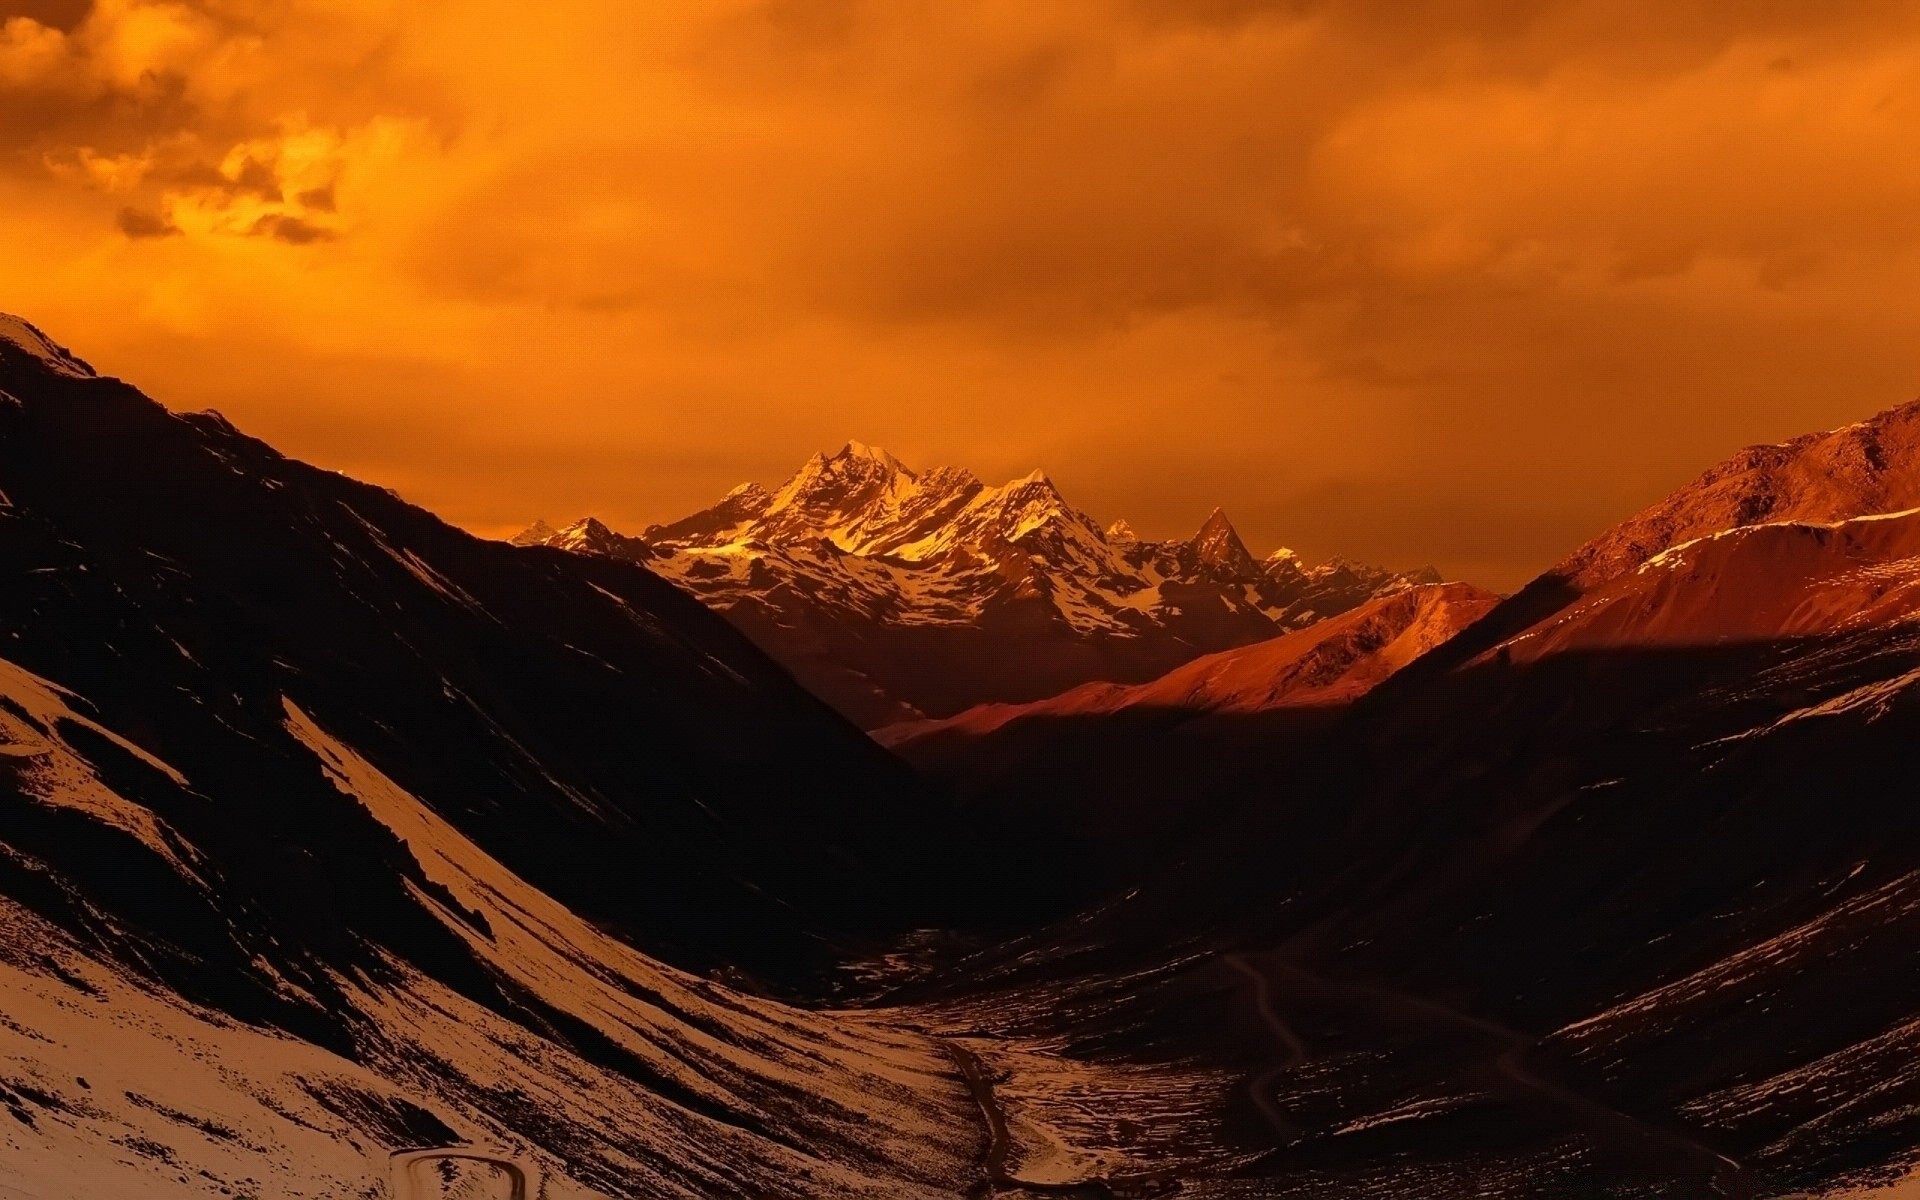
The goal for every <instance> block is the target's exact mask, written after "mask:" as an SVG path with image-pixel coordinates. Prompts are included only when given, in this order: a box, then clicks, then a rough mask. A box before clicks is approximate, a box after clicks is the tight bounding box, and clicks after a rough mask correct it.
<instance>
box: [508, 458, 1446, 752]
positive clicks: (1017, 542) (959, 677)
mask: <svg viewBox="0 0 1920 1200" xmlns="http://www.w3.org/2000/svg"><path fill="white" fill-rule="evenodd" d="M515 541H516V542H519V543H520V544H523V545H547V546H557V547H561V548H564V549H568V550H573V551H577V552H581V553H588V554H599V555H609V556H613V557H618V558H625V559H629V560H631V561H637V562H644V563H646V564H647V565H648V566H649V567H650V568H652V569H653V570H655V571H656V572H658V573H660V574H661V575H663V576H665V577H666V578H669V579H672V580H674V581H675V582H677V583H679V584H680V585H681V586H682V587H684V588H685V589H687V590H688V591H689V592H691V593H692V594H694V595H696V596H699V597H700V598H701V599H702V600H704V601H705V602H707V603H708V604H709V605H711V606H712V607H714V608H715V609H717V610H719V611H720V612H723V613H725V614H726V615H727V616H728V618H729V619H730V620H732V621H733V622H734V623H735V624H736V625H738V626H739V627H740V628H741V629H743V630H744V631H746V633H747V634H748V635H749V636H751V637H752V638H753V639H754V640H755V641H756V642H758V643H759V644H760V645H761V646H763V647H765V648H766V649H767V651H768V652H769V653H771V654H773V655H774V656H775V657H776V658H778V659H779V660H780V661H781V662H783V663H785V664H786V665H787V666H789V667H790V668H791V669H792V670H793V671H794V672H795V674H796V675H798V676H799V677H800V679H801V681H802V682H804V683H806V684H807V686H808V687H809V688H811V689H812V690H813V691H814V692H815V693H816V694H818V695H820V696H822V697H824V698H826V699H827V700H828V701H829V702H831V703H832V704H834V705H835V707H837V708H839V709H840V710H841V711H842V712H844V713H846V714H847V715H848V716H849V717H850V718H851V719H853V720H855V721H857V722H859V723H860V724H862V725H864V726H867V727H869V728H872V727H875V726H879V725H884V724H889V723H893V722H898V721H902V720H909V719H914V718H918V717H922V716H931V717H942V716H947V715H950V714H952V713H955V712H958V711H960V710H961V709H964V708H967V707H969V706H970V705H973V704H977V703H981V702H983V701H1029V700H1037V699H1040V698H1042V697H1045V696H1050V695H1053V694H1055V693H1058V692H1061V691H1064V690H1066V689H1068V688H1071V687H1073V686H1075V685H1077V684H1080V683H1084V682H1086V681H1088V680H1096V679H1099V680H1125V681H1139V680H1144V679H1151V678H1153V677H1154V676H1157V675H1159V674H1161V673H1162V672H1164V671H1166V670H1168V669H1169V668H1171V667H1174V666H1176V665H1178V664H1180V663H1182V662H1185V661H1187V660H1189V659H1191V658H1193V657H1195V656H1196V655H1200V654H1204V653H1206V652H1208V651H1211V650H1219V649H1224V648H1227V647H1232V646H1239V645H1244V644H1247V643H1249V642H1255V641H1260V640H1262V639H1264V638H1270V637H1273V636H1274V635H1275V634H1277V633H1280V632H1282V631H1284V630H1287V629H1293V628H1298V627H1300V626H1302V625H1305V624H1309V623H1311V622H1312V621H1315V620H1318V619H1320V618H1322V617H1326V616H1331V615H1333V614H1335V613H1338V612H1343V611H1345V610H1347V609H1349V608H1352V607H1353V606H1354V605H1356V604H1359V603H1361V602H1363V601H1365V600H1367V599H1369V598H1371V597H1373V596H1378V595H1385V594H1390V593H1393V592H1396V591H1400V590H1404V589H1405V588H1407V587H1409V586H1412V585H1413V584H1414V583H1416V582H1422V581H1428V580H1433V579H1437V578H1438V576H1437V575H1434V574H1433V573H1432V572H1431V570H1428V571H1425V572H1420V573H1417V574H1414V575H1399V574H1395V573H1393V572H1390V571H1386V570H1382V569H1380V568H1376V567H1366V566H1360V565H1357V564H1352V563H1347V562H1343V561H1339V560H1336V561H1334V562H1330V563H1324V564H1320V565H1318V566H1308V565H1306V564H1304V563H1302V562H1301V561H1300V560H1299V558H1298V557H1297V556H1296V555H1294V554H1293V552H1291V551H1288V550H1281V551H1278V552H1276V553H1275V554H1273V555H1271V556H1269V557H1268V558H1267V560H1266V561H1264V562H1261V561H1258V560H1256V559H1255V558H1254V557H1253V555H1252V554H1250V553H1249V552H1248V550H1247V548H1246V546H1245V544H1244V543H1242V542H1241V540H1240V536H1239V534H1238V533H1237V532H1235V531H1234V528H1233V524H1232V522H1230V521H1229V520H1228V519H1227V517H1226V514H1225V513H1222V512H1219V511H1218V510H1216V511H1215V512H1214V513H1213V514H1212V515H1211V516H1209V517H1208V518H1207V520H1206V521H1205V523H1203V524H1202V526H1201V528H1200V529H1199V530H1198V531H1197V532H1196V533H1195V534H1194V535H1193V536H1192V537H1191V538H1186V539H1181V540H1174V541H1146V540H1142V539H1141V538H1139V537H1137V536H1136V535H1134V534H1133V532H1132V531H1131V529H1130V528H1129V527H1128V526H1127V524H1126V522H1124V521H1121V522H1117V523H1116V524H1115V525H1114V526H1113V527H1112V528H1111V529H1108V530H1106V531H1104V532H1103V531H1102V530H1101V529H1100V527H1099V526H1098V525H1096V524H1095V523H1094V522H1093V520H1092V518H1090V517H1088V516H1087V515H1086V514H1085V513H1083V512H1081V511H1080V510H1078V509H1076V508H1074V507H1073V506H1072V505H1070V504H1068V503H1067V501H1066V500H1065V498H1063V497H1062V496H1061V495H1060V493H1059V491H1058V490H1057V489H1056V488H1055V487H1054V485H1053V482H1052V481H1051V480H1049V479H1048V478H1047V477H1046V475H1044V474H1043V473H1041V472H1039V471H1035V472H1033V473H1032V474H1030V475H1028V476H1026V477H1025V478H1023V479H1017V480H1014V481H1012V482H1010V483H1007V484H1005V485H1003V486H1000V487H990V486H987V485H986V484H983V483H982V482H981V481H980V480H979V479H978V478H976V477H975V476H974V475H973V474H972V473H971V472H968V471H964V470H960V469H957V468H952V467H940V468H935V469H933V470H928V471H915V470H913V469H911V468H909V467H907V466H905V465H904V464H902V463H901V462H900V461H899V460H898V459H896V458H894V457H893V456H892V455H890V454H888V453H887V452H886V451H884V450H880V449H877V448H874V447H870V446H866V445H864V444H862V443H859V442H850V443H848V444H847V445H846V446H845V447H844V448H842V449H841V450H840V451H839V452H838V453H836V454H833V455H825V454H816V455H815V456H814V457H813V458H812V459H810V460H808V462H807V463H806V464H805V465H804V466H803V467H802V468H801V469H800V470H799V471H798V472H796V473H795V474H794V475H793V476H792V477H791V478H790V479H788V480H787V481H786V482H785V483H783V484H781V485H780V486H779V487H777V488H774V489H771V490H769V489H766V488H763V487H760V486H759V485H757V484H744V485H742V486H741V487H738V488H736V489H734V491H733V492H732V493H730V494H729V495H728V496H726V497H725V498H724V499H723V500H721V501H720V503H718V504H716V505H714V506H713V507H712V508H709V509H706V510H704V511H702V512H699V513H696V514H694V515H693V516H690V517H687V518H685V519H683V520H680V521H676V522H674V523H672V524H668V525H655V526H653V527H651V528H649V529H647V530H646V531H645V532H644V533H643V534H642V535H640V536H638V537H634V536H629V535H625V534H620V533H616V532H614V531H613V530H610V529H608V528H607V527H606V526H605V525H602V524H601V523H600V522H598V521H596V520H593V519H592V518H587V519H584V520H581V521H578V522H575V523H574V524H572V525H569V526H567V527H566V528H564V529H554V528H553V527H551V526H549V525H546V524H545V523H539V524H536V525H534V526H533V527H532V528H530V529H528V530H527V531H526V532H524V533H522V534H521V535H519V537H517V538H516V539H515Z"/></svg>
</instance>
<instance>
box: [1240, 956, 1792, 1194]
mask: <svg viewBox="0 0 1920 1200" xmlns="http://www.w3.org/2000/svg"><path fill="white" fill-rule="evenodd" d="M1254 957H1258V958H1260V959H1261V960H1262V961H1263V962H1264V963H1265V964H1266V966H1267V968H1268V970H1272V971H1277V972H1279V973H1282V974H1287V975H1292V976H1294V977H1295V978H1297V979H1299V980H1300V981H1301V982H1302V984H1303V985H1304V986H1306V987H1311V988H1314V989H1317V990H1320V991H1323V992H1330V993H1335V994H1343V995H1346V996H1350V997H1355V998H1361V999H1364V1000H1365V1001H1367V1002H1369V1003H1370V1004H1371V1005H1372V1006H1373V1008H1374V1009H1375V1011H1376V1012H1377V1013H1379V1014H1382V1015H1384V1016H1386V1017H1388V1018H1389V1019H1390V1020H1396V1019H1397V1020H1401V1021H1410V1022H1417V1023H1426V1024H1439V1025H1449V1026H1453V1027H1454V1028H1457V1029H1463V1030H1468V1031H1471V1032H1473V1033H1475V1034H1479V1035H1481V1036H1484V1037H1487V1038H1490V1039H1493V1040H1495V1041H1497V1042H1500V1043H1502V1044H1503V1048H1502V1050H1501V1051H1500V1053H1499V1056H1498V1057H1497V1058H1495V1059H1494V1060H1493V1064H1492V1065H1493V1068H1494V1071H1495V1073H1496V1074H1497V1076H1498V1078H1499V1079H1500V1080H1501V1081H1503V1082H1505V1083H1506V1084H1508V1085H1509V1086H1510V1087H1511V1088H1512V1089H1513V1091H1514V1092H1516V1093H1518V1094H1519V1095H1520V1097H1522V1098H1525V1099H1529V1100H1533V1101H1535V1102H1544V1103H1545V1104H1546V1105H1547V1106H1549V1107H1551V1108H1554V1109H1557V1110H1559V1111H1560V1112H1562V1113H1564V1114H1565V1115H1567V1116H1569V1117H1571V1118H1572V1119H1573V1120H1575V1121H1576V1122H1578V1123H1579V1124H1580V1125H1582V1126H1584V1127H1585V1128H1586V1130H1587V1132H1588V1133H1589V1134H1591V1135H1593V1137H1594V1140H1595V1141H1596V1142H1598V1143H1601V1144H1603V1145H1610V1146H1613V1147H1615V1148H1616V1149H1618V1150H1622V1151H1625V1152H1628V1153H1631V1154H1633V1155H1634V1156H1635V1157H1638V1158H1641V1159H1642V1160H1643V1161H1648V1160H1651V1161H1658V1160H1661V1159H1665V1160H1668V1161H1671V1160H1672V1159H1674V1158H1676V1157H1677V1158H1683V1159H1687V1160H1690V1161H1692V1162H1694V1163H1696V1164H1698V1166H1699V1167H1700V1168H1701V1169H1702V1171H1703V1172H1704V1173H1705V1174H1706V1175H1707V1177H1708V1179H1709V1181H1710V1183H1709V1186H1711V1187H1712V1189H1713V1192H1714V1194H1715V1195H1718V1196H1722V1197H1725V1198H1726V1200H1751V1198H1752V1197H1753V1196H1754V1195H1755V1194H1756V1190H1757V1186H1758V1185H1757V1184H1756V1182H1755V1180H1754V1179H1753V1177H1752V1175H1751V1174H1750V1173H1749V1172H1748V1171H1747V1169H1746V1168H1745V1167H1743V1166H1742V1165H1741V1164H1740V1163H1739V1162H1737V1161H1735V1160H1734V1159H1732V1158H1729V1157H1727V1156H1726V1155H1724V1154H1721V1153H1719V1152H1718V1151H1715V1150H1713V1149H1712V1148H1711V1147H1708V1146H1705V1145H1702V1144H1701V1143H1700V1142H1697V1141H1695V1140H1694V1139H1692V1138H1691V1137H1688V1136H1687V1135H1686V1134H1684V1133H1681V1132H1679V1131H1677V1130H1673V1129H1667V1128H1663V1127H1661V1126H1658V1125H1655V1124H1652V1123H1651V1122H1648V1121H1645V1120H1642V1119H1641V1118H1639V1117H1635V1116H1632V1115H1631V1114H1628V1113H1623V1112H1621V1111H1619V1110H1618V1109H1614V1108H1609V1107H1608V1106H1607V1105H1605V1104H1603V1103H1601V1102H1600V1101H1598V1100H1595V1099H1593V1098H1592V1097H1589V1096H1584V1095H1582V1094H1580V1093H1579V1092H1576V1091H1574V1090H1572V1089H1571V1088H1569V1087H1567V1086H1566V1085H1565V1084H1562V1083H1559V1082H1557V1081H1555V1080H1552V1079H1549V1078H1547V1077H1546V1076H1544V1075H1541V1074H1540V1073H1539V1072H1537V1071H1535V1070H1534V1068H1533V1066H1532V1064H1530V1063H1529V1062H1528V1061H1527V1055H1528V1054H1529V1053H1531V1052H1532V1051H1533V1049H1534V1048H1535V1047H1536V1046H1537V1045H1538V1044H1539V1042H1538V1039H1536V1038H1534V1037H1533V1036H1531V1035H1529V1034H1527V1033H1523V1032H1521V1031H1520V1030H1518V1029H1513V1028H1510V1027H1508V1026H1505V1025H1501V1024H1499V1023H1497V1022H1494V1021H1488V1020H1485V1019H1483V1018H1480V1017H1475V1016H1472V1015H1471V1014H1468V1013H1463V1012H1460V1011H1459V1010H1457V1009H1453V1008H1449V1007H1447V1006H1446V1005H1444V1004H1441V1003H1439V1002H1438V1001H1434V1000H1428V999H1425V998H1423V997H1419V996H1410V995H1407V994H1405V993H1403V992H1396V991H1393V990H1392V989H1389V988H1383V987H1377V986H1374V985H1372V984H1364V983H1356V982H1350V981H1346V980H1339V979H1329V978H1327V977H1326V976H1323V975H1317V974H1315V973H1313V972H1311V971H1308V970H1306V969H1305V968H1302V967H1300V966H1298V965H1297V964H1294V963H1291V962H1288V961H1287V960H1286V959H1284V958H1281V957H1280V956H1279V955H1276V954H1265V955H1259V956H1254V955H1244V954H1242V955H1234V956H1232V957H1231V958H1230V959H1229V960H1228V961H1229V963H1230V965H1233V966H1235V968H1236V969H1237V970H1240V971H1241V972H1242V973H1249V972H1251V973H1253V974H1257V975H1260V976H1261V977H1262V978H1265V975H1264V973H1263V972H1258V971H1254V970H1253V968H1252V967H1251V966H1250V964H1249V960H1251V959H1252V958H1254ZM1283 1024H1284V1023H1283ZM1263 1078H1264V1077H1263Z"/></svg>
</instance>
